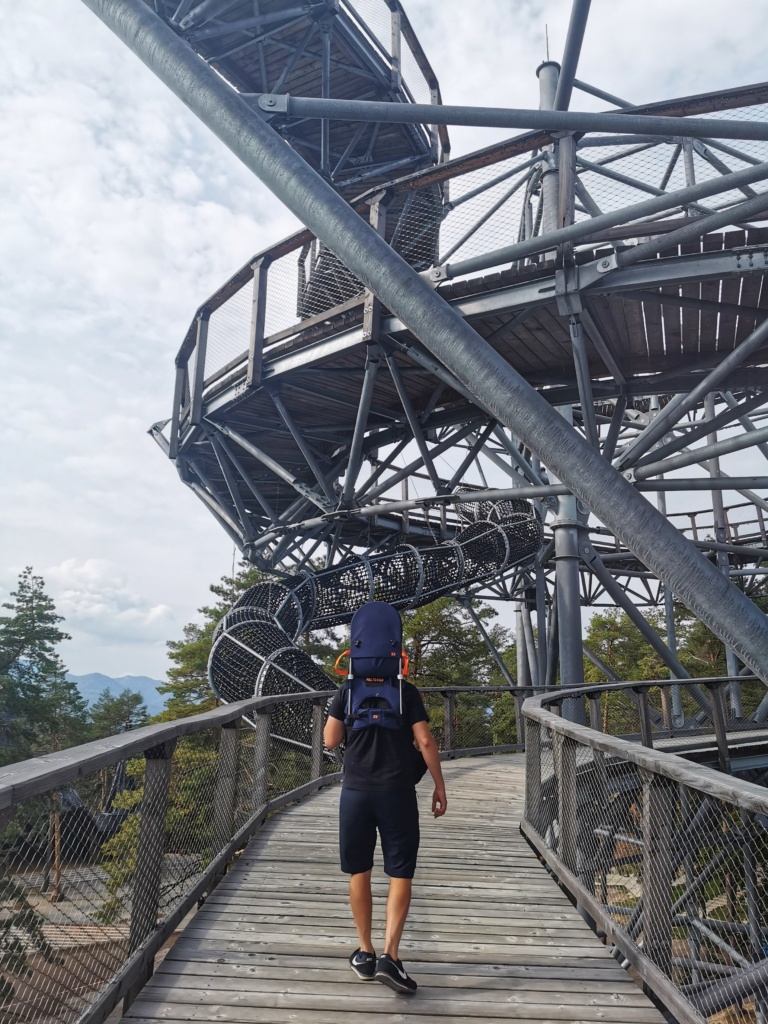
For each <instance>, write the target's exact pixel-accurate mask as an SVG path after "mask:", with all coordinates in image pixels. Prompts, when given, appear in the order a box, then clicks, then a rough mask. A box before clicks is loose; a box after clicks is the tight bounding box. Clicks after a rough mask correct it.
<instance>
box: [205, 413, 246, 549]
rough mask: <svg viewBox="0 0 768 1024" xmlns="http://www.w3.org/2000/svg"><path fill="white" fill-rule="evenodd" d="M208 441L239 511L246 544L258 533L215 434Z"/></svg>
mask: <svg viewBox="0 0 768 1024" xmlns="http://www.w3.org/2000/svg"><path fill="white" fill-rule="evenodd" d="M208 440H209V441H210V442H211V447H212V448H213V451H214V454H215V456H216V461H217V462H218V464H219V469H220V470H221V474H222V476H223V477H224V482H225V483H226V485H227V490H228V491H229V493H230V496H231V498H232V503H233V505H234V506H235V508H236V510H237V514H238V517H239V519H240V523H241V525H242V534H243V537H244V539H245V540H246V542H247V541H250V540H254V539H255V537H256V532H255V530H254V529H253V524H252V522H251V517H250V516H249V514H248V512H247V510H246V508H245V504H244V502H243V496H242V495H241V494H240V490H239V488H238V486H237V480H236V479H235V476H234V474H233V473H232V469H231V467H230V465H229V463H228V462H227V456H226V455H225V453H224V452H223V451H222V450H221V448H220V446H219V443H218V439H217V438H216V436H215V435H214V434H213V432H210V433H209V435H208Z"/></svg>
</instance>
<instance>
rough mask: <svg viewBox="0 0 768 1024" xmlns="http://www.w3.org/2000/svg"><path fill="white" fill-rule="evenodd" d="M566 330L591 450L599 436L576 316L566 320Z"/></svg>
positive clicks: (585, 356) (586, 362) (581, 335)
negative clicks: (569, 339)
mask: <svg viewBox="0 0 768 1024" xmlns="http://www.w3.org/2000/svg"><path fill="white" fill-rule="evenodd" d="M568 330H569V332H570V336H571V349H572V350H573V365H574V368H575V370H576V386H577V387H578V389H579V400H580V401H581V413H582V416H583V419H584V434H585V436H586V438H587V441H589V443H590V444H591V445H592V447H593V448H599V447H600V436H599V434H598V431H597V421H596V420H595V403H594V399H593V397H592V378H591V377H590V373H589V361H588V359H587V346H586V345H585V343H584V334H583V332H582V329H581V323H580V322H579V318H578V317H577V316H572V317H570V319H569V320H568Z"/></svg>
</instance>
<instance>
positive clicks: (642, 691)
mask: <svg viewBox="0 0 768 1024" xmlns="http://www.w3.org/2000/svg"><path fill="white" fill-rule="evenodd" d="M633 690H634V692H635V693H636V694H637V697H638V702H637V711H638V716H639V718H640V742H641V743H642V744H643V746H644V747H650V748H651V749H653V729H652V728H651V715H650V711H649V709H648V690H647V688H646V687H644V686H640V687H638V688H637V689H635V688H634V687H633Z"/></svg>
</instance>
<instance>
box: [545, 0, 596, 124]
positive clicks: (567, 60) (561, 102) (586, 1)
mask: <svg viewBox="0 0 768 1024" xmlns="http://www.w3.org/2000/svg"><path fill="white" fill-rule="evenodd" d="M591 2H592V0H573V7H572V8H571V20H570V22H569V24H568V35H567V36H566V37H565V48H564V50H563V60H562V63H561V65H560V77H559V78H558V80H557V93H556V95H555V103H554V107H555V110H567V109H568V106H569V104H570V102H571V93H572V92H573V84H574V80H575V78H576V68H577V66H578V63H579V55H580V53H581V44H582V42H583V40H584V30H585V29H586V27H587V18H588V17H589V5H590V3H591Z"/></svg>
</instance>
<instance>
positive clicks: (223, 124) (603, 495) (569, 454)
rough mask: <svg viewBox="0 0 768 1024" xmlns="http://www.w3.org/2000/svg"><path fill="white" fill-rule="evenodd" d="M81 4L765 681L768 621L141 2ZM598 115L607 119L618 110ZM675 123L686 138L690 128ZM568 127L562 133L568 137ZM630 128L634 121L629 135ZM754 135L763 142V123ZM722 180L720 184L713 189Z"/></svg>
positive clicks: (718, 126)
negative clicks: (685, 132) (680, 127)
mask: <svg viewBox="0 0 768 1024" xmlns="http://www.w3.org/2000/svg"><path fill="white" fill-rule="evenodd" d="M84 2H85V3H86V6H88V7H89V8H90V9H91V10H92V11H94V12H95V13H96V14H97V15H98V16H99V17H100V18H101V19H102V20H103V21H104V22H105V24H107V26H108V27H109V28H111V29H112V30H113V31H114V32H115V33H116V34H117V35H118V36H119V37H120V38H121V39H122V40H123V41H124V42H125V43H126V45H128V46H129V47H130V48H131V49H132V50H133V51H134V52H135V53H136V54H137V55H138V56H139V57H140V58H141V59H142V60H143V61H144V62H145V63H146V64H147V66H148V67H149V68H150V69H151V70H152V71H153V72H155V73H156V74H157V75H158V77H160V78H161V80H163V81H164V82H165V83H166V84H167V85H168V86H169V87H170V88H171V89H172V90H174V91H175V92H176V93H177V95H178V96H179V97H180V98H181V99H182V100H183V101H184V102H185V103H186V104H187V106H189V107H190V109H191V110H192V111H193V112H194V113H196V114H197V115H198V117H200V119H201V120H202V121H203V122H204V123H205V124H207V125H208V126H209V127H210V128H211V129H212V130H213V131H214V132H215V133H216V134H217V135H218V136H219V138H220V139H221V140H222V141H223V142H224V143H225V144H226V145H227V146H229V147H230V148H231V149H232V151H233V152H234V153H235V155H237V156H238V157H239V158H240V159H241V160H242V161H243V162H244V163H245V164H246V166H248V167H249V168H250V169H251V170H252V171H253V172H254V173H255V174H257V175H258V176H259V177H260V178H261V180H262V181H263V182H264V183H265V184H266V185H267V186H268V187H269V188H270V189H272V191H273V192H274V193H275V194H276V195H277V196H278V197H279V198H280V199H282V200H283V201H284V202H285V203H286V205H287V206H288V208H289V209H290V210H291V211H292V212H293V213H294V214H295V215H296V216H297V217H299V219H300V220H301V221H302V222H304V223H305V224H306V225H307V227H308V228H309V229H310V230H311V231H313V232H314V233H315V234H316V235H317V236H318V237H319V238H320V239H321V240H322V241H323V243H324V244H325V245H327V246H328V248H329V249H330V250H331V251H332V252H334V253H336V254H337V255H338V256H339V257H340V258H342V259H343V261H344V263H345V264H346V265H347V267H348V268H349V270H350V271H351V272H352V273H353V274H355V275H356V276H357V277H359V278H360V280H362V281H363V282H364V283H365V284H366V285H367V287H369V288H370V289H371V290H372V291H373V292H374V293H375V294H376V295H377V296H378V297H379V298H380V299H381V301H382V302H384V303H385V304H386V305H387V306H388V308H390V309H391V310H392V311H393V313H394V314H395V315H396V316H398V317H399V318H400V319H402V321H403V322H404V323H405V324H406V325H407V326H408V327H409V329H410V330H412V331H413V333H414V334H415V335H416V336H417V337H419V338H420V339H421V340H422V342H423V343H424V344H425V345H426V347H427V348H428V349H429V350H430V351H431V352H432V354H433V355H434V356H435V357H436V359H437V360H439V361H440V362H441V363H442V364H443V365H444V366H446V367H447V368H448V369H449V370H450V371H451V372H452V373H454V374H455V376H456V377H457V378H458V379H459V380H460V381H462V383H464V384H465V385H466V387H467V389H468V390H469V391H470V392H471V393H472V395H473V396H474V398H475V401H476V404H477V405H478V407H479V408H481V409H483V410H484V411H486V412H487V413H489V414H490V415H491V416H493V417H494V418H495V419H497V420H498V421H499V422H501V423H504V424H505V425H507V426H508V427H509V428H510V429H511V430H512V431H513V432H514V434H515V435H516V436H517V437H519V438H520V439H521V440H522V441H523V443H524V444H526V445H527V446H528V447H529V448H530V449H531V450H532V451H533V452H535V453H536V454H537V455H538V457H539V458H540V459H541V460H542V462H544V463H545V464H546V465H547V466H548V467H550V468H551V470H552V472H553V473H555V474H556V475H557V476H558V478H559V479H561V480H563V481H564V482H565V483H566V484H568V486H569V487H570V488H571V489H572V491H573V493H574V494H575V495H577V496H578V497H579V498H581V500H582V501H584V502H585V503H586V504H587V505H588V506H589V507H590V508H591V510H592V512H593V513H594V514H595V515H596V516H597V518H598V519H600V520H601V521H602V522H604V523H605V524H606V525H607V526H608V527H610V528H611V529H612V530H613V532H614V533H615V534H616V536H617V537H618V538H619V539H620V540H621V541H622V542H623V543H625V544H626V545H627V546H628V547H631V549H632V550H633V551H634V553H635V554H636V555H637V557H638V558H640V559H641V560H642V562H643V563H644V564H645V565H647V566H648V567H649V568H651V569H652V570H653V571H654V572H656V573H657V575H658V576H659V577H660V578H661V579H662V580H663V581H664V582H665V583H667V584H668V585H669V586H670V587H671V588H672V590H673V591H674V593H675V594H676V595H677V596H678V598H679V599H680V600H681V601H682V602H683V603H684V604H686V605H687V606H688V607H689V608H690V609H691V611H692V612H693V613H694V614H695V615H697V616H698V617H699V618H701V619H702V621H703V622H704V623H705V624H706V625H707V626H709V628H710V629H712V630H713V631H714V632H715V633H716V635H718V636H719V637H720V638H721V639H722V640H723V641H724V642H725V643H728V644H731V645H732V646H733V648H734V650H736V651H737V653H738V654H739V656H740V657H741V658H742V660H744V661H745V662H746V663H747V664H748V665H749V666H750V667H751V668H752V669H754V671H755V672H756V673H757V674H758V675H761V676H763V677H765V678H766V679H768V624H767V623H766V618H765V616H764V615H763V613H762V612H761V611H759V609H757V608H756V607H755V606H754V604H753V603H752V602H751V601H750V600H749V599H748V598H747V597H746V596H745V595H744V594H742V593H741V592H740V591H739V590H738V589H737V588H736V587H735V586H733V585H732V584H731V583H730V582H729V581H728V580H726V579H725V578H724V577H723V575H722V574H721V573H720V572H719V571H718V570H717V568H716V567H715V566H713V565H711V564H710V563H709V562H708V561H707V559H706V558H705V557H704V556H703V555H701V554H700V553H699V552H698V551H697V550H696V549H695V548H694V547H693V545H691V544H689V543H688V541H687V540H686V539H685V538H684V537H682V536H681V535H680V533H679V532H678V531H677V530H676V529H675V527H674V526H672V524H671V523H669V522H668V521H667V520H665V519H664V517H663V516H661V515H660V514H659V512H658V511H657V510H656V509H654V508H653V507H652V506H651V505H650V504H649V503H648V502H646V501H644V500H642V499H641V498H640V497H639V496H638V494H637V492H636V491H635V490H634V489H633V488H632V486H631V484H629V483H628V482H627V481H626V480H624V479H623V478H622V477H621V476H620V475H619V474H617V473H616V472H615V471H614V470H613V469H612V468H611V467H610V466H609V465H608V464H607V463H606V461H605V460H604V459H603V458H602V457H601V455H600V454H599V452H597V451H596V450H595V449H594V448H592V447H591V446H590V445H588V444H587V443H586V442H585V441H584V440H583V438H581V437H580V436H579V435H578V434H577V433H576V432H575V431H574V430H573V429H572V427H570V426H569V425H568V424H566V423H565V422H564V420H563V419H562V417H560V416H559V415H558V414H557V412H555V411H554V410H553V409H552V408H551V407H550V406H549V405H548V403H547V402H546V401H545V400H544V399H543V398H542V397H541V396H540V395H538V394H537V392H536V391H534V389H533V388H531V387H530V385H529V384H527V382H526V381H525V380H524V379H523V378H522V377H521V376H520V374H518V373H517V371H515V370H514V369H513V368H512V367H511V366H510V365H509V364H508V363H507V362H506V361H505V360H504V359H503V358H502V356H501V355H499V354H498V353H497V352H495V351H494V350H493V349H491V348H490V346H488V345H487V344H485V343H484V342H483V339H482V338H481V337H480V336H479V335H478V334H476V333H475V332H474V331H473V330H472V328H471V327H470V326H469V325H468V324H466V323H465V322H464V321H463V320H462V318H461V317H460V316H459V315H458V314H457V313H456V312H455V311H454V310H452V309H451V308H450V306H448V305H447V303H445V302H444V301H443V300H442V299H441V298H440V296H439V295H437V294H436V293H435V292H434V290H433V289H432V288H431V287H430V285H429V283H428V282H426V281H422V280H421V279H420V278H419V277H418V275H417V274H415V273H414V271H413V269H412V268H411V267H409V266H408V264H407V263H406V262H405V261H404V260H402V259H401V258H400V257H399V256H398V255H397V254H396V253H395V252H393V251H392V249H391V248H390V247H389V246H388V245H387V243H386V242H385V241H384V240H383V239H382V238H380V237H379V236H378V235H377V234H376V232H375V231H373V230H372V229H371V227H370V226H369V225H368V224H366V223H365V222H364V221H363V220H362V219H361V218H360V217H359V216H358V214H357V213H355V211H354V210H353V209H352V208H351V207H350V206H349V205H348V204H347V203H346V201H345V200H344V199H343V198H342V197H341V196H339V195H338V194H337V193H336V192H335V191H334V190H333V188H332V187H331V186H330V185H329V184H327V183H326V182H324V181H323V179H322V178H321V177H320V176H319V175H318V174H317V173H316V172H315V171H314V170H313V169H312V168H311V167H310V166H309V165H308V164H307V163H306V162H305V161H304V160H303V159H302V158H301V157H300V156H299V155H298V153H295V152H294V151H293V150H291V149H290V147H289V146H286V145H285V142H284V141H283V140H282V139H281V138H279V136H278V135H277V134H276V133H275V132H274V131H272V129H271V128H270V127H269V126H268V125H266V124H265V123H264V121H263V120H262V118H261V116H260V115H259V114H258V113H256V112H255V111H253V110H251V109H250V107H249V106H248V104H247V103H246V101H245V100H243V99H242V98H241V97H240V96H238V95H237V94H236V93H235V92H234V91H233V90H232V89H231V88H230V87H229V86H228V85H227V83H226V82H225V81H224V80H223V79H222V78H221V77H219V76H218V75H217V74H216V72H215V71H214V70H213V69H212V68H209V67H208V66H206V65H205V64H204V63H203V62H202V61H200V59H199V58H198V57H197V55H196V54H195V53H194V51H192V50H191V49H190V47H189V46H188V45H187V44H186V43H185V42H184V40H183V39H181V38H179V37H178V36H177V35H176V34H175V32H174V31H173V29H172V28H170V26H168V25H167V24H165V22H163V21H162V19H160V18H159V17H158V16H157V15H156V14H154V13H153V12H152V11H151V10H150V9H149V8H148V7H147V6H146V5H145V4H144V3H143V2H142V0H84ZM385 106H386V105H385ZM394 106H398V107H400V108H402V107H404V106H406V104H395V105H394ZM440 109H441V108H439V107H433V108H431V109H430V116H429V117H427V118H426V122H425V123H432V122H433V120H434V114H435V112H437V111H439V110H440ZM542 114H546V115H547V116H549V117H557V118H563V117H565V118H568V117H572V116H573V115H570V114H564V113H562V112H559V111H554V112H553V111H548V112H539V113H537V114H536V116H541V115H542ZM590 116H591V117H594V115H590ZM604 116H605V117H607V118H608V119H609V120H610V119H612V118H614V117H616V118H619V117H621V116H622V115H619V114H609V115H604ZM680 123H681V122H678V131H679V125H680ZM724 123H725V122H715V125H713V126H712V128H711V130H710V131H709V132H708V134H709V135H712V134H718V135H719V134H722V131H721V130H722V127H723V124H724ZM685 124H686V131H687V130H688V125H689V122H688V121H686V122H685ZM568 125H569V127H568V129H566V130H571V127H572V126H571V124H570V122H568ZM616 127H618V125H616ZM639 127H640V126H639V123H638V122H635V123H634V124H633V125H632V127H631V128H630V131H631V130H634V129H635V128H639ZM761 128H762V129H763V131H764V133H766V137H767V138H768V124H764V125H762V126H761ZM608 130H609V131H612V130H613V127H611V128H609V129H608ZM622 130H624V129H622ZM739 130H740V131H743V124H740V125H739ZM754 173H758V172H757V170H755V171H754ZM759 173H760V174H763V173H765V171H764V170H761V171H760V172H759ZM758 177H759V175H758ZM730 178H731V182H730V184H731V185H734V184H736V175H732V176H730ZM727 180H728V178H727V177H723V178H721V179H719V181H718V185H721V184H722V183H723V182H727ZM755 180H757V179H755ZM742 183H743V182H742ZM698 187H699V186H697V188H698ZM664 198H665V197H660V198H659V199H658V200H652V202H660V201H662V200H663V199H664ZM568 230H572V227H571V228H569V229H568ZM739 348H740V349H743V345H742V346H739ZM708 390H711V387H710V388H709V389H708ZM308 496H309V495H307V497H308Z"/></svg>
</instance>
